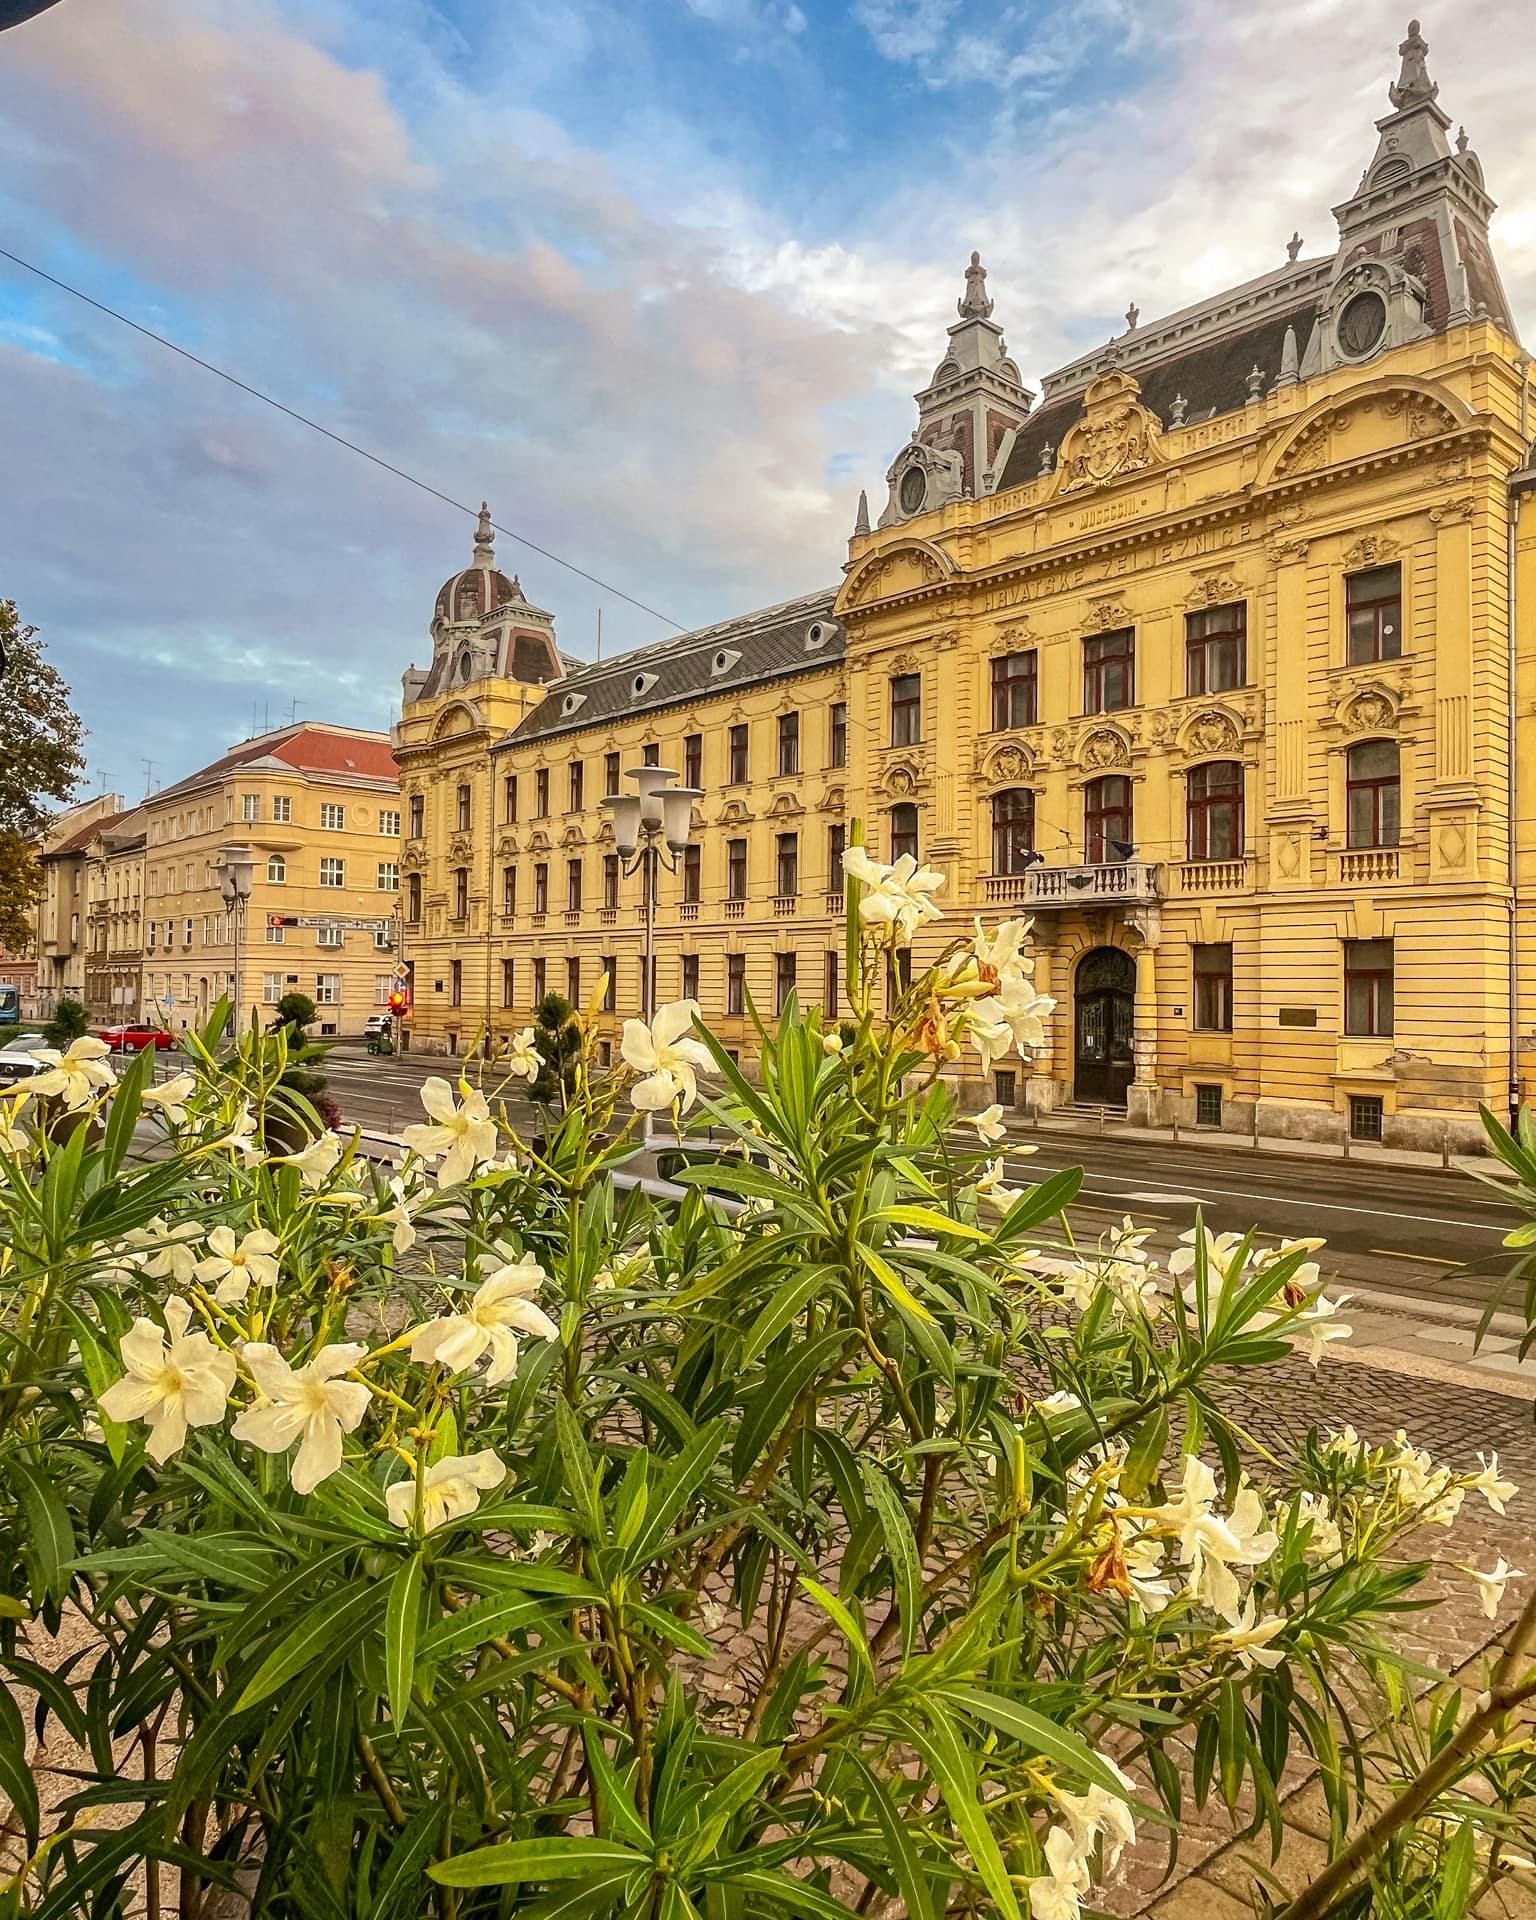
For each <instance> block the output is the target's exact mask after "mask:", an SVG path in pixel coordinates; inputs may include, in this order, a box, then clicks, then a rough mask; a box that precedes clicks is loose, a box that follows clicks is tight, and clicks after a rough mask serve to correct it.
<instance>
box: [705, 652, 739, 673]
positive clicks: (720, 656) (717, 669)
mask: <svg viewBox="0 0 1536 1920" xmlns="http://www.w3.org/2000/svg"><path fill="white" fill-rule="evenodd" d="M740 658H741V655H740V654H739V653H735V652H733V651H732V650H731V648H729V647H722V648H721V649H720V651H719V652H718V653H717V654H716V655H715V657H714V659H713V660H711V661H710V663H709V670H710V672H711V673H712V674H714V675H716V676H717V677H718V676H719V675H720V674H722V673H729V672H730V670H731V668H732V667H734V666H735V664H736V662H737V661H738V660H739V659H740Z"/></svg>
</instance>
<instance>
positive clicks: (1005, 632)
mask: <svg viewBox="0 0 1536 1920" xmlns="http://www.w3.org/2000/svg"><path fill="white" fill-rule="evenodd" d="M1039 644H1040V636H1039V635H1038V634H1037V633H1036V632H1035V630H1034V629H1033V627H1031V626H1030V624H1029V622H1028V621H1027V620H1015V621H1014V623H1013V625H1012V626H1008V627H1000V628H999V629H998V630H997V632H996V633H995V634H993V636H992V646H991V649H990V651H991V652H993V653H1017V652H1018V651H1019V650H1020V648H1022V647H1034V646H1038V645H1039Z"/></svg>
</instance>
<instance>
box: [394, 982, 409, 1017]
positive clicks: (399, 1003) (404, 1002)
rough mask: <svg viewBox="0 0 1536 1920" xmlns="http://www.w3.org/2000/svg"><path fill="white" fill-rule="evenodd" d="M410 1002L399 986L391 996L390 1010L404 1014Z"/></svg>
mask: <svg viewBox="0 0 1536 1920" xmlns="http://www.w3.org/2000/svg"><path fill="white" fill-rule="evenodd" d="M410 1004H411V1003H410V1001H409V1000H408V999H407V998H406V996H405V994H404V993H403V992H402V991H401V990H400V988H399V987H396V988H395V990H394V992H393V993H392V994H391V995H390V996H389V1010H390V1012H391V1013H393V1014H403V1013H404V1012H405V1010H406V1008H407V1007H409V1006H410Z"/></svg>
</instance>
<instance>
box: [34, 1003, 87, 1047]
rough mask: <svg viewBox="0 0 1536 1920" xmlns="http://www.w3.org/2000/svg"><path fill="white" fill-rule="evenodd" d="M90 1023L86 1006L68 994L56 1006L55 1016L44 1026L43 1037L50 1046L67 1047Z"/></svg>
mask: <svg viewBox="0 0 1536 1920" xmlns="http://www.w3.org/2000/svg"><path fill="white" fill-rule="evenodd" d="M89 1025H90V1021H89V1019H88V1018H87V1016H86V1011H85V1008H84V1007H83V1006H82V1005H81V1004H80V1002H79V1001H78V1000H71V999H69V998H68V997H67V996H66V997H65V998H64V999H62V1000H61V1001H60V1002H59V1004H58V1005H57V1006H56V1007H55V1008H54V1010H53V1018H52V1019H51V1020H50V1021H49V1022H48V1024H47V1026H45V1027H44V1028H43V1038H44V1039H45V1040H46V1041H47V1042H48V1044H49V1046H50V1047H67V1046H68V1045H69V1043H70V1041H71V1040H78V1039H79V1038H80V1036H81V1035H82V1034H83V1033H84V1032H85V1031H86V1029H87V1028H88V1027H89Z"/></svg>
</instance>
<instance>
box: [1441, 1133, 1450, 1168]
mask: <svg viewBox="0 0 1536 1920" xmlns="http://www.w3.org/2000/svg"><path fill="white" fill-rule="evenodd" d="M1440 1164H1441V1166H1442V1167H1444V1168H1445V1169H1446V1171H1447V1172H1449V1171H1450V1166H1451V1129H1450V1127H1449V1126H1443V1127H1442V1128H1441V1129H1440Z"/></svg>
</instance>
